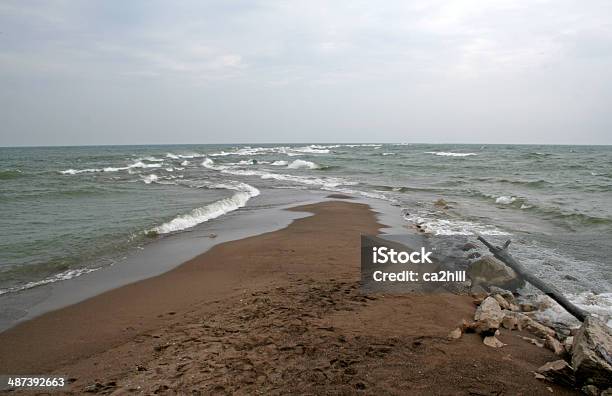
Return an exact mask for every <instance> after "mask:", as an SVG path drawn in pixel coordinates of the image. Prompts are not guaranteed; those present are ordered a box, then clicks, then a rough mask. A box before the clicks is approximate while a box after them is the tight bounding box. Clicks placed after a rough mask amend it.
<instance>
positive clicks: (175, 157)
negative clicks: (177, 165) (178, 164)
mask: <svg viewBox="0 0 612 396" xmlns="http://www.w3.org/2000/svg"><path fill="white" fill-rule="evenodd" d="M166 157H168V158H170V159H179V158H180V157H179V156H178V155H176V154H172V153H168V154H166Z"/></svg>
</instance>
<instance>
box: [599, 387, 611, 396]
mask: <svg viewBox="0 0 612 396" xmlns="http://www.w3.org/2000/svg"><path fill="white" fill-rule="evenodd" d="M600 396H612V388H608V389H606V390H605V391H603V392H601V395H600Z"/></svg>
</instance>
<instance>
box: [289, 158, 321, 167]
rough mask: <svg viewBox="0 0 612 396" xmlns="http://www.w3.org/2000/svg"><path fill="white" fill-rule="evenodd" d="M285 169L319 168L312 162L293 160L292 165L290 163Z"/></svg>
mask: <svg viewBox="0 0 612 396" xmlns="http://www.w3.org/2000/svg"><path fill="white" fill-rule="evenodd" d="M287 168H289V169H301V168H306V169H319V168H321V166H319V165H318V164H315V163H314V162H311V161H304V160H299V159H298V160H295V161H293V162H292V163H290V164H289V165H288V166H287Z"/></svg>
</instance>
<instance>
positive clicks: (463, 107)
mask: <svg viewBox="0 0 612 396" xmlns="http://www.w3.org/2000/svg"><path fill="white" fill-rule="evenodd" d="M611 15H612V5H611V3H610V2H608V1H601V0H600V1H590V2H588V3H584V2H578V1H567V0H560V1H533V0H529V1H527V0H524V1H509V0H506V1H468V0H459V1H425V0H422V1H412V2H405V1H393V2H385V5H384V7H382V6H380V5H378V6H377V5H376V4H374V3H372V2H365V1H363V2H360V1H342V2H340V1H339V2H327V1H296V2H272V1H270V2H268V1H237V2H225V1H209V2H201V1H183V2H165V1H129V2H122V1H103V2H81V1H70V0H63V1H60V0H58V1H48V2H37V1H32V2H23V1H4V2H2V3H0V26H1V28H0V32H1V34H0V85H1V86H2V87H3V89H2V90H0V116H1V118H2V120H3V122H2V125H1V126H0V128H1V129H0V145H21V144H25V145H44V144H130V143H218V142H228V143H234V142H292V141H293V142H308V141H321V142H323V141H394V142H478V143H480V142H482V143H495V142H509V143H582V144H591V143H593V144H610V143H612V137H611V136H612V134H611V133H610V129H611V127H612V118H611V116H610V112H609V109H608V107H609V103H611V102H612V101H611V99H612V82H611V79H610V75H611V72H610V71H611V70H612V17H611Z"/></svg>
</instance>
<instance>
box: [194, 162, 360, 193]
mask: <svg viewBox="0 0 612 396" xmlns="http://www.w3.org/2000/svg"><path fill="white" fill-rule="evenodd" d="M202 166H203V167H205V168H207V169H211V170H216V171H219V172H221V173H226V174H230V175H235V176H258V177H260V178H261V179H274V180H279V181H287V182H292V183H297V184H303V185H310V186H321V187H327V188H332V187H337V186H340V185H354V184H357V183H356V182H349V181H347V180H344V179H341V178H338V177H314V176H297V175H287V174H282V173H272V172H267V171H265V170H254V169H238V168H236V167H235V166H234V167H232V166H227V165H215V163H214V161H213V160H212V159H210V158H206V159H204V161H202Z"/></svg>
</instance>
